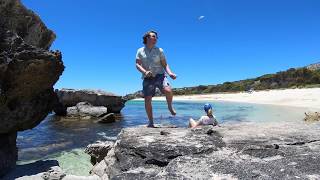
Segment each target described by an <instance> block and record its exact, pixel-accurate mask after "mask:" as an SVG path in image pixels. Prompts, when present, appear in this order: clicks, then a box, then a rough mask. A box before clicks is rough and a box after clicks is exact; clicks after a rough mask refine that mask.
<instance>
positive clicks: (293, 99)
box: [140, 88, 320, 109]
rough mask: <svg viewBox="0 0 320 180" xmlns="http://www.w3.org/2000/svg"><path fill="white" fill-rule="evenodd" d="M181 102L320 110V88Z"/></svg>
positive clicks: (212, 96) (177, 98)
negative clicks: (237, 103)
mask: <svg viewBox="0 0 320 180" xmlns="http://www.w3.org/2000/svg"><path fill="white" fill-rule="evenodd" d="M153 99H154V100H165V97H154V98H153ZM140 100H141V99H140ZM180 100H183V101H230V102H244V103H255V104H272V105H284V106H294V107H306V108H312V109H313V108H314V109H320V88H302V89H281V90H265V91H255V92H253V93H246V92H240V93H217V94H202V95H188V96H174V101H180Z"/></svg>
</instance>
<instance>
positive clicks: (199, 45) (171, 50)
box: [22, 0, 320, 95]
mask: <svg viewBox="0 0 320 180" xmlns="http://www.w3.org/2000/svg"><path fill="white" fill-rule="evenodd" d="M22 2H23V3H24V4H25V5H26V6H27V7H28V8H30V9H32V10H33V11H35V12H36V13H37V14H38V15H39V16H40V17H41V19H42V20H43V21H44V22H45V24H46V25H47V26H48V28H50V29H52V30H53V31H54V32H55V33H56V35H57V39H56V40H55V42H54V43H53V45H52V46H51V49H53V50H55V49H58V50H60V51H61V52H62V53H63V62H64V65H65V66H66V68H65V71H64V72H63V75H62V76H61V77H60V79H59V81H58V82H57V83H56V85H55V88H76V89H83V88H86V89H88V88H89V89H102V90H105V91H110V92H114V93H116V94H119V95H125V94H127V93H131V92H134V91H137V90H140V89H141V88H142V82H141V75H140V74H139V72H138V71H137V70H136V68H135V55H136V50H137V49H138V48H139V47H142V46H143V44H142V35H143V34H144V32H145V31H147V30H149V29H154V30H156V31H158V33H159V40H158V46H159V47H162V48H163V49H164V52H165V55H166V57H167V61H168V63H169V65H170V66H171V68H172V70H173V72H175V73H176V74H177V75H178V78H177V79H176V80H175V81H173V80H171V83H172V85H173V87H185V86H196V85H207V84H217V83H223V82H225V81H234V80H240V79H246V78H253V77H257V76H260V75H263V74H266V73H274V72H277V71H280V70H286V69H288V68H290V67H300V66H304V65H307V64H310V63H314V62H318V61H320V23H319V22H320V21H319V19H320V1H319V0H259V1H257V0H184V1H182V0H181V1H178V0H170V1H169V0H167V1H166V0H162V1H161V0H154V1H147V0H144V1H142V0H134V1H133V0H108V1H107V0H92V1H84V0H77V1H66V0H47V1H40V0H22ZM200 16H204V17H203V18H202V19H200V20H199V17H200Z"/></svg>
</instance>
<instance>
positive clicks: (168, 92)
mask: <svg viewBox="0 0 320 180" xmlns="http://www.w3.org/2000/svg"><path fill="white" fill-rule="evenodd" d="M163 92H164V94H165V95H166V99H167V104H168V109H169V111H170V113H171V114H172V115H174V116H175V115H176V114H177V113H176V110H175V109H174V108H173V107H172V99H173V93H172V90H171V88H170V87H164V89H163Z"/></svg>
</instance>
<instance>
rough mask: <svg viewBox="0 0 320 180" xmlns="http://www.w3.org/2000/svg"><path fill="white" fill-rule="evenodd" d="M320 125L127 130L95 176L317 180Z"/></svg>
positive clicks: (236, 125) (233, 125) (255, 125)
mask: <svg viewBox="0 0 320 180" xmlns="http://www.w3.org/2000/svg"><path fill="white" fill-rule="evenodd" d="M319 130H320V125H319V124H318V123H315V124H304V123H273V124H268V123H263V124H229V125H224V126H223V127H218V128H216V127H201V128H196V129H185V128H155V129H148V128H144V127H134V128H126V129H123V130H122V131H121V133H120V134H119V136H118V139H117V141H116V143H115V145H114V146H113V148H112V149H111V150H110V151H109V152H108V155H107V156H106V157H105V158H104V160H103V161H101V162H100V163H97V164H96V165H95V166H94V168H93V170H92V173H93V174H95V175H98V176H99V177H100V178H102V179H107V177H108V178H109V179H215V178H217V179H224V178H226V179H256V178H258V179H294V178H302V179H312V178H314V179H317V178H320V173H319V168H320V164H319V163H318V162H319V160H320V139H319V136H318V132H320V131H319Z"/></svg>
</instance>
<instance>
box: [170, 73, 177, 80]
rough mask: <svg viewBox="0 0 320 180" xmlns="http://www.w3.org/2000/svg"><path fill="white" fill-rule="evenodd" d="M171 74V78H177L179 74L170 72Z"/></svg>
mask: <svg viewBox="0 0 320 180" xmlns="http://www.w3.org/2000/svg"><path fill="white" fill-rule="evenodd" d="M169 76H170V77H171V79H177V75H176V74H174V73H171V74H169Z"/></svg>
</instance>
